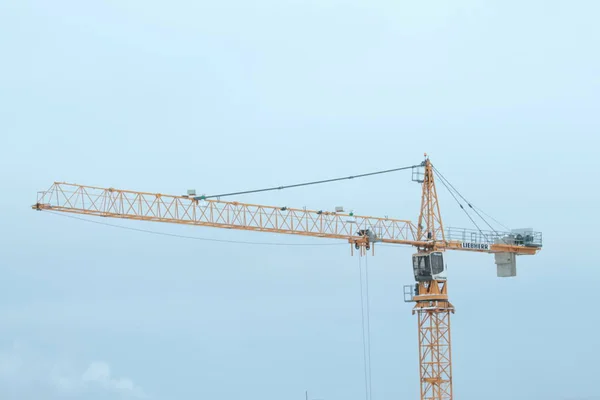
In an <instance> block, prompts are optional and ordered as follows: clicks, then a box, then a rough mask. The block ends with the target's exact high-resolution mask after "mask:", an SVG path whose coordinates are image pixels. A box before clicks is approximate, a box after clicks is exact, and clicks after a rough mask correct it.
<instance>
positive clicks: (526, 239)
mask: <svg viewBox="0 0 600 400" xmlns="http://www.w3.org/2000/svg"><path fill="white" fill-rule="evenodd" d="M420 168H422V169H423V172H422V173H421V172H419V173H417V174H415V173H414V171H413V180H416V181H417V182H419V183H421V185H422V195H421V210H420V214H419V218H418V222H417V224H416V225H415V224H413V223H412V222H411V221H409V220H400V219H392V218H387V217H386V218H379V217H369V216H358V215H353V213H344V212H331V211H323V210H307V209H305V208H302V209H298V208H288V207H282V206H267V205H258V204H250V203H241V202H237V201H231V202H229V201H221V200H220V199H206V198H205V197H204V196H196V195H195V194H193V193H192V194H188V195H181V196H177V195H166V194H160V193H148V192H137V191H132V190H119V189H114V188H102V187H94V186H84V185H77V184H71V183H65V182H55V183H54V184H53V185H52V186H51V187H50V189H48V190H46V191H43V192H39V193H38V198H37V202H36V203H35V204H34V205H33V206H32V208H33V209H34V210H38V211H55V212H65V213H74V214H83V215H91V216H99V217H106V218H121V219H132V220H140V221H153V222H163V223H175V224H185V225H196V226H206V227H214V228H225V229H236V230H247V231H258V232H273V233H283V234H291V235H301V236H307V237H319V238H329V239H341V240H346V241H348V243H350V245H351V249H353V250H358V251H359V255H360V256H362V255H364V254H365V252H366V251H369V250H373V251H374V246H375V244H376V243H389V244H399V245H410V246H413V247H415V248H416V253H415V254H413V256H412V265H413V272H414V276H415V282H416V283H415V284H414V285H409V286H405V290H404V295H405V301H410V302H414V303H415V305H414V308H413V314H417V317H418V336H419V371H420V387H421V391H420V393H421V394H420V397H421V400H452V399H453V393H452V349H451V336H450V315H451V314H453V313H454V306H453V305H452V304H451V303H450V301H449V299H448V286H447V276H446V266H445V264H444V260H443V254H444V252H445V251H446V250H459V251H469V252H484V253H490V254H494V255H495V258H496V265H497V267H498V276H514V275H515V274H516V269H515V256H516V255H534V254H536V253H537V252H538V251H539V250H540V249H541V246H542V241H541V233H539V232H527V233H526V234H525V235H522V234H521V233H514V232H496V231H493V232H487V233H485V232H483V231H481V230H479V229H478V230H477V231H474V230H467V229H456V228H453V229H448V230H445V229H444V225H443V222H442V217H441V213H440V205H439V201H438V196H437V191H436V186H435V179H434V170H433V166H432V164H431V162H430V160H429V158H428V157H427V155H425V160H424V161H423V162H422V163H421V165H420ZM415 176H416V179H415Z"/></svg>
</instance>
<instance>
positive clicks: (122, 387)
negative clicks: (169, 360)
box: [81, 361, 146, 398]
mask: <svg viewBox="0 0 600 400" xmlns="http://www.w3.org/2000/svg"><path fill="white" fill-rule="evenodd" d="M81 381H82V382H83V384H84V385H86V386H88V387H94V386H99V387H102V388H104V389H106V390H109V391H115V392H119V393H121V394H126V395H131V396H132V397H135V398H145V397H146V396H145V395H144V393H143V391H142V390H141V388H139V387H137V386H136V385H134V383H133V382H132V381H131V379H128V378H113V377H112V375H111V371H110V366H109V365H108V364H106V363H105V362H101V361H95V362H93V363H91V364H90V365H89V366H88V368H87V369H86V370H85V372H84V373H83V374H82V376H81Z"/></svg>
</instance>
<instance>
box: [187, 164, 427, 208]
mask: <svg viewBox="0 0 600 400" xmlns="http://www.w3.org/2000/svg"><path fill="white" fill-rule="evenodd" d="M419 166H420V165H410V166H408V167H401V168H393V169H386V170H383V171H375V172H368V173H366V174H360V175H350V176H345V177H342V178H333V179H324V180H321V181H312V182H305V183H296V184H294V185H285V186H274V187H270V188H264V189H254V190H244V191H241V192H231V193H223V194H214V195H210V196H204V195H203V196H197V197H195V199H196V200H206V199H213V198H221V197H227V196H236V195H240V194H250V193H261V192H270V191H273V190H282V189H291V188H296V187H301V186H310V185H319V184H322V183H331V182H337V181H343V180H347V179H356V178H364V177H367V176H373V175H381V174H388V173H390V172H397V171H404V170H407V169H411V168H415V167H419Z"/></svg>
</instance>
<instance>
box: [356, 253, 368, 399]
mask: <svg viewBox="0 0 600 400" xmlns="http://www.w3.org/2000/svg"><path fill="white" fill-rule="evenodd" d="M365 263H366V261H365ZM365 268H366V267H365ZM358 274H359V283H360V316H361V326H362V342H363V368H364V375H365V400H370V399H371V337H370V331H369V328H368V324H369V322H368V321H369V307H368V296H369V289H368V285H369V282H368V279H365V282H364V283H363V272H362V256H359V257H358ZM365 286H366V287H367V290H366V291H365V289H364V287H365ZM365 297H366V298H367V299H366V301H365ZM365 303H366V304H367V306H365ZM365 309H366V313H365Z"/></svg>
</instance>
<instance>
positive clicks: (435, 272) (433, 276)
mask: <svg viewBox="0 0 600 400" xmlns="http://www.w3.org/2000/svg"><path fill="white" fill-rule="evenodd" d="M413 271H414V273H415V280H416V281H417V282H427V281H432V280H446V266H445V265H444V257H443V255H442V252H441V251H429V252H423V253H417V254H413Z"/></svg>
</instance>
